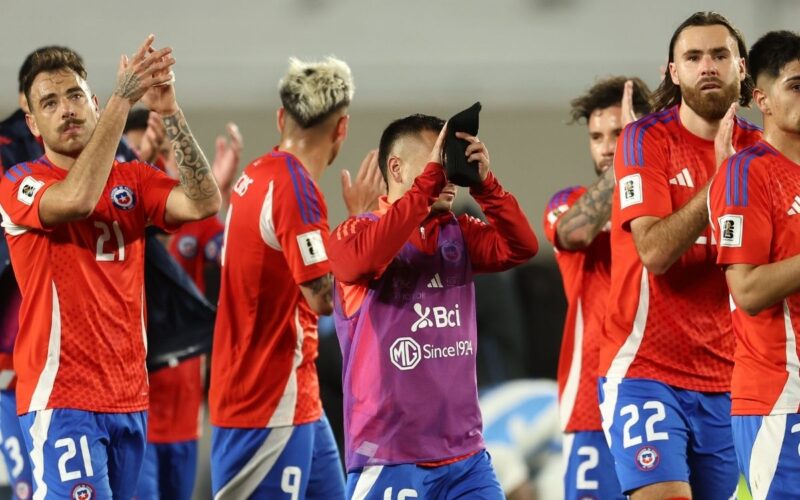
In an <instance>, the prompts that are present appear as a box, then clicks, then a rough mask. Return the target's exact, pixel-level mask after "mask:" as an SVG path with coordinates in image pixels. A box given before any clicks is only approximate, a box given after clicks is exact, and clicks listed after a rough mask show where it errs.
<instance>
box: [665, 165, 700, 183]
mask: <svg viewBox="0 0 800 500" xmlns="http://www.w3.org/2000/svg"><path fill="white" fill-rule="evenodd" d="M669 183H670V184H675V185H678V186H686V187H690V188H693V187H694V181H692V175H691V174H690V173H689V169H688V168H686V167H684V168H683V170H681V171H680V172H679V173H678V175H676V176H675V177H673V178H672V179H670V180H669Z"/></svg>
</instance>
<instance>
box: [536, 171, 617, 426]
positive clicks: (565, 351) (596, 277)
mask: <svg viewBox="0 0 800 500" xmlns="http://www.w3.org/2000/svg"><path fill="white" fill-rule="evenodd" d="M585 192H586V188H584V187H581V186H576V187H571V188H567V189H564V190H562V191H559V192H558V193H556V194H555V195H554V196H553V198H551V199H550V203H549V204H548V205H547V209H546V210H545V214H544V233H545V236H546V237H547V239H548V240H550V243H552V244H553V247H554V248H555V252H556V262H558V268H559V270H560V271H561V279H562V281H563V282H564V293H565V294H566V296H567V304H568V306H567V317H566V319H565V321H564V334H563V337H562V339H561V355H560V356H559V360H558V395H559V413H560V417H561V430H562V431H564V432H578V431H599V430H601V425H600V409H599V401H598V399H597V362H598V358H599V353H600V340H601V337H602V329H603V319H604V318H605V313H606V299H607V298H608V290H609V288H610V286H611V245H610V239H609V232H608V230H603V231H601V232H600V233H598V234H597V236H596V237H595V238H594V240H593V241H592V244H591V245H589V246H588V247H586V248H584V249H581V250H575V251H570V250H563V249H560V248H559V247H558V235H557V234H556V225H557V224H558V221H559V220H560V219H561V216H562V215H564V214H565V213H566V212H567V211H568V210H569V209H570V207H572V205H573V204H574V203H575V202H576V201H578V199H579V198H580V197H581V196H583V194H584V193H585Z"/></svg>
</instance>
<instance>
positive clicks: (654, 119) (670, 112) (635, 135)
mask: <svg viewBox="0 0 800 500" xmlns="http://www.w3.org/2000/svg"><path fill="white" fill-rule="evenodd" d="M677 124H678V107H677V106H673V107H671V108H667V109H662V110H661V111H655V112H653V113H650V114H647V115H644V116H643V117H641V118H639V119H638V120H636V121H634V122H631V123H629V124H628V125H626V126H625V129H624V130H623V140H624V141H626V142H631V141H633V142H638V141H642V140H644V139H645V138H658V137H664V136H667V135H669V134H670V133H671V131H672V129H673V128H675V127H676V126H677Z"/></svg>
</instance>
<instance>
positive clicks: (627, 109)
mask: <svg viewBox="0 0 800 500" xmlns="http://www.w3.org/2000/svg"><path fill="white" fill-rule="evenodd" d="M621 114H622V117H621V119H622V127H623V128H625V125H627V124H629V123H633V122H635V121H636V120H637V119H638V118H637V117H636V111H635V110H634V109H633V82H632V81H631V80H628V81H626V82H625V88H624V89H623V91H622V113H621Z"/></svg>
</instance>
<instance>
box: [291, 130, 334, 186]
mask: <svg viewBox="0 0 800 500" xmlns="http://www.w3.org/2000/svg"><path fill="white" fill-rule="evenodd" d="M278 149H279V150H280V151H286V152H287V153H291V154H293V155H294V156H295V157H296V158H297V159H298V160H300V163H302V164H303V166H304V167H305V168H306V170H308V173H309V174H311V178H312V179H314V182H319V180H320V178H321V177H322V172H323V171H325V168H326V167H327V166H328V162H329V159H330V155H331V152H330V149H329V148H327V147H322V146H319V145H318V144H317V141H312V140H308V139H306V138H295V137H283V138H281V143H280V144H279V145H278Z"/></svg>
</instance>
